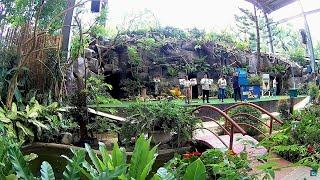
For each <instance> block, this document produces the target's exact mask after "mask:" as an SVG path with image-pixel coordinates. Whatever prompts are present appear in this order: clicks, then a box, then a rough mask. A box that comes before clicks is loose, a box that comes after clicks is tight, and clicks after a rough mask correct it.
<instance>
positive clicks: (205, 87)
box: [183, 73, 242, 104]
mask: <svg viewBox="0 0 320 180" xmlns="http://www.w3.org/2000/svg"><path fill="white" fill-rule="evenodd" d="M231 83H232V87H233V92H234V100H235V101H236V102H237V100H238V98H239V99H240V101H242V98H241V93H240V85H239V78H238V75H237V73H233V76H232V79H231ZM200 85H201V88H202V100H203V103H205V100H206V101H207V103H210V102H209V91H210V86H211V85H212V80H211V79H209V78H208V74H207V73H206V74H205V75H204V76H203V78H202V79H201V81H200ZM183 86H184V91H185V95H186V101H185V102H186V104H190V99H191V82H190V81H189V80H188V76H186V77H185V82H184V84H183ZM218 87H219V94H218V98H219V101H221V102H224V97H225V89H226V87H227V80H226V76H225V75H222V76H221V77H220V78H219V80H218Z"/></svg>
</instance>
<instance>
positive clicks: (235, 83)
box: [231, 72, 242, 102]
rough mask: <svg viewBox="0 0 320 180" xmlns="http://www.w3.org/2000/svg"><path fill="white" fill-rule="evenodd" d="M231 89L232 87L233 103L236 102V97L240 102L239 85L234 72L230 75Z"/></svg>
mask: <svg viewBox="0 0 320 180" xmlns="http://www.w3.org/2000/svg"><path fill="white" fill-rule="evenodd" d="M231 82H232V87H233V95H234V101H235V102H237V99H238V98H237V96H239V99H240V101H241V102H242V98H241V93H240V85H239V77H238V74H237V73H236V72H234V73H233V74H232V79H231Z"/></svg>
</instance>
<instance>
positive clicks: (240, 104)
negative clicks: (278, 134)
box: [223, 102, 283, 125]
mask: <svg viewBox="0 0 320 180" xmlns="http://www.w3.org/2000/svg"><path fill="white" fill-rule="evenodd" d="M245 105H247V106H251V107H254V108H256V109H258V110H259V111H260V112H262V113H265V114H267V115H268V116H269V117H270V118H272V119H274V120H276V121H277V122H278V123H279V124H281V125H282V124H283V122H282V121H281V120H280V119H278V118H277V117H275V116H274V115H272V114H271V113H269V112H268V111H267V110H265V109H263V108H262V107H260V106H258V105H255V104H253V103H248V102H241V103H237V104H234V105H232V106H230V107H228V108H226V109H224V110H223V112H224V113H226V114H227V113H228V112H229V111H230V110H231V109H233V108H235V107H238V106H245Z"/></svg>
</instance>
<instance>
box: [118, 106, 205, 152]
mask: <svg viewBox="0 0 320 180" xmlns="http://www.w3.org/2000/svg"><path fill="white" fill-rule="evenodd" d="M191 111H192V109H190V108H185V107H181V106H179V105H178V104H176V103H174V102H171V101H162V102H159V103H144V102H141V103H135V104H133V105H131V106H129V107H128V108H127V109H126V113H127V114H129V115H130V116H129V117H128V118H127V120H128V121H126V122H125V124H124V125H123V126H122V128H121V137H123V139H122V140H123V142H124V143H130V140H131V138H132V137H137V136H138V135H139V134H141V133H148V132H150V131H154V130H160V131H164V132H168V133H171V134H175V138H174V139H173V140H172V142H171V143H172V145H173V147H181V146H183V145H185V144H186V142H187V141H188V140H190V138H191V136H192V131H193V130H194V129H195V128H196V127H197V126H198V125H199V123H200V121H199V120H198V119H197V118H196V117H195V116H194V115H192V114H191Z"/></svg>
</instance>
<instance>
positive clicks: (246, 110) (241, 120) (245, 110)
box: [228, 105, 261, 135]
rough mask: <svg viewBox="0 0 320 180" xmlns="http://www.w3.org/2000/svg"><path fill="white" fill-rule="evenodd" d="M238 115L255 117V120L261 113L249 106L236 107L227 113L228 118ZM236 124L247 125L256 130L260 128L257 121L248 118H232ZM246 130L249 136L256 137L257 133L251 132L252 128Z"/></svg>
mask: <svg viewBox="0 0 320 180" xmlns="http://www.w3.org/2000/svg"><path fill="white" fill-rule="evenodd" d="M239 113H246V114H250V115H252V116H255V117H257V118H259V119H260V118H261V112H260V111H259V110H257V109H256V108H253V107H251V106H246V105H245V106H238V107H236V108H234V109H231V110H230V111H229V112H228V115H229V116H230V117H232V116H234V115H237V114H239ZM233 119H234V120H235V121H236V122H238V123H247V124H250V125H252V126H255V127H257V128H260V127H261V123H260V122H259V121H257V120H256V119H254V118H252V117H248V116H236V117H234V118H233ZM246 129H247V133H248V134H251V135H257V133H258V132H257V131H256V130H253V129H252V128H249V129H248V128H246Z"/></svg>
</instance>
